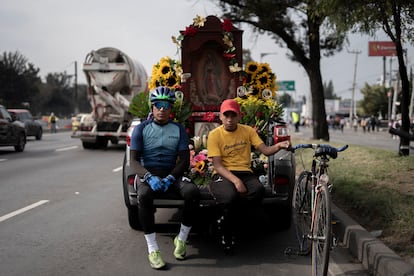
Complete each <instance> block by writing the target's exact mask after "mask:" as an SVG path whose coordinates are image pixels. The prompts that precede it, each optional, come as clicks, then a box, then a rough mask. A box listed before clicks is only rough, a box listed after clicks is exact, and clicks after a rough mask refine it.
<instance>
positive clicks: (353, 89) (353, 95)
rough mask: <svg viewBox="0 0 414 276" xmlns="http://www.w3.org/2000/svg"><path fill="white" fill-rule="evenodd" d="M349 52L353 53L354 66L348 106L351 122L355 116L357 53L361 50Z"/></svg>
mask: <svg viewBox="0 0 414 276" xmlns="http://www.w3.org/2000/svg"><path fill="white" fill-rule="evenodd" d="M348 53H350V54H355V66H354V81H353V83H352V99H351V106H350V108H349V121H350V122H352V119H353V118H354V117H356V105H355V86H356V73H357V66H358V55H359V54H360V53H361V51H355V50H354V51H348Z"/></svg>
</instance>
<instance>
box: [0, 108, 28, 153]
mask: <svg viewBox="0 0 414 276" xmlns="http://www.w3.org/2000/svg"><path fill="white" fill-rule="evenodd" d="M0 146H2V147H3V146H13V147H14V149H15V150H16V151H17V152H22V151H24V148H25V146H26V129H25V127H24V124H23V123H22V122H20V121H18V120H16V119H14V118H13V117H12V116H11V115H10V113H9V112H8V111H7V109H6V108H5V107H4V106H2V105H0Z"/></svg>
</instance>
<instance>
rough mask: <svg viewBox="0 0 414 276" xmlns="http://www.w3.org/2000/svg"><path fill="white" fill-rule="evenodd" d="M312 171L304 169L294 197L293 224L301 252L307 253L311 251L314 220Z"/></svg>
mask: <svg viewBox="0 0 414 276" xmlns="http://www.w3.org/2000/svg"><path fill="white" fill-rule="evenodd" d="M311 176H312V173H311V172H309V171H303V172H301V174H300V175H299V177H298V179H297V181H296V182H295V187H294V189H293V198H292V214H293V224H294V225H295V230H296V238H297V240H298V242H299V250H300V253H301V254H304V255H307V254H309V253H310V251H311V240H310V239H309V234H310V226H311V222H312V216H311V214H312V212H311V189H312V177H311Z"/></svg>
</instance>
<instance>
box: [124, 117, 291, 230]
mask: <svg viewBox="0 0 414 276" xmlns="http://www.w3.org/2000/svg"><path fill="white" fill-rule="evenodd" d="M140 123H141V120H140V119H134V120H133V121H132V122H131V125H130V127H129V129H128V130H127V137H126V142H127V146H126V151H125V155H124V160H123V166H122V186H123V194H124V201H125V205H126V207H127V211H128V222H129V225H130V227H131V228H132V229H135V230H142V227H141V223H140V221H139V217H138V205H137V192H136V190H135V188H134V182H135V172H134V171H132V169H131V167H130V161H131V159H130V158H131V157H130V153H129V149H130V148H129V146H130V141H131V135H132V131H133V129H134V127H136V126H137V125H138V124H140ZM280 127H284V128H286V124H285V123H284V122H281V121H278V120H276V119H274V120H272V121H271V122H269V137H268V139H267V141H266V143H267V144H273V143H275V142H277V140H276V139H275V138H274V136H275V137H276V135H277V133H278V130H280ZM285 130H287V128H286V129H285ZM288 137H289V138H288V139H290V136H288ZM295 170H296V162H295V157H294V155H293V154H292V152H290V151H286V150H280V151H279V152H278V153H276V154H274V155H273V156H270V157H269V158H268V169H267V175H266V176H265V177H264V178H265V179H266V180H265V181H263V182H262V183H263V185H264V186H265V191H266V192H265V197H264V199H263V201H262V206H263V210H264V212H265V214H266V216H267V217H268V221H269V225H270V227H272V228H274V229H275V230H286V229H288V228H289V227H290V224H291V218H292V216H291V200H292V193H293V187H294V184H295ZM262 179H263V178H262ZM200 192H201V201H200V207H201V208H203V214H205V213H204V211H207V213H208V210H214V209H216V208H212V207H214V206H215V204H216V202H215V200H214V199H213V197H212V195H211V194H210V193H209V191H208V188H207V187H205V186H202V187H200ZM154 205H155V207H156V208H181V207H182V206H183V205H184V201H183V200H181V199H178V198H171V197H170V198H168V197H163V196H162V195H161V197H159V198H156V199H155V200H154Z"/></svg>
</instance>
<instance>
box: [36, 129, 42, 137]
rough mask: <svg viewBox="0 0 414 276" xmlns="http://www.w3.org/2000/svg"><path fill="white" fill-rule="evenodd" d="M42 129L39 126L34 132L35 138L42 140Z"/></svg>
mask: <svg viewBox="0 0 414 276" xmlns="http://www.w3.org/2000/svg"><path fill="white" fill-rule="evenodd" d="M42 135H43V130H42V129H41V128H40V129H39V130H38V132H37V134H36V136H35V137H36V140H42Z"/></svg>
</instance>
